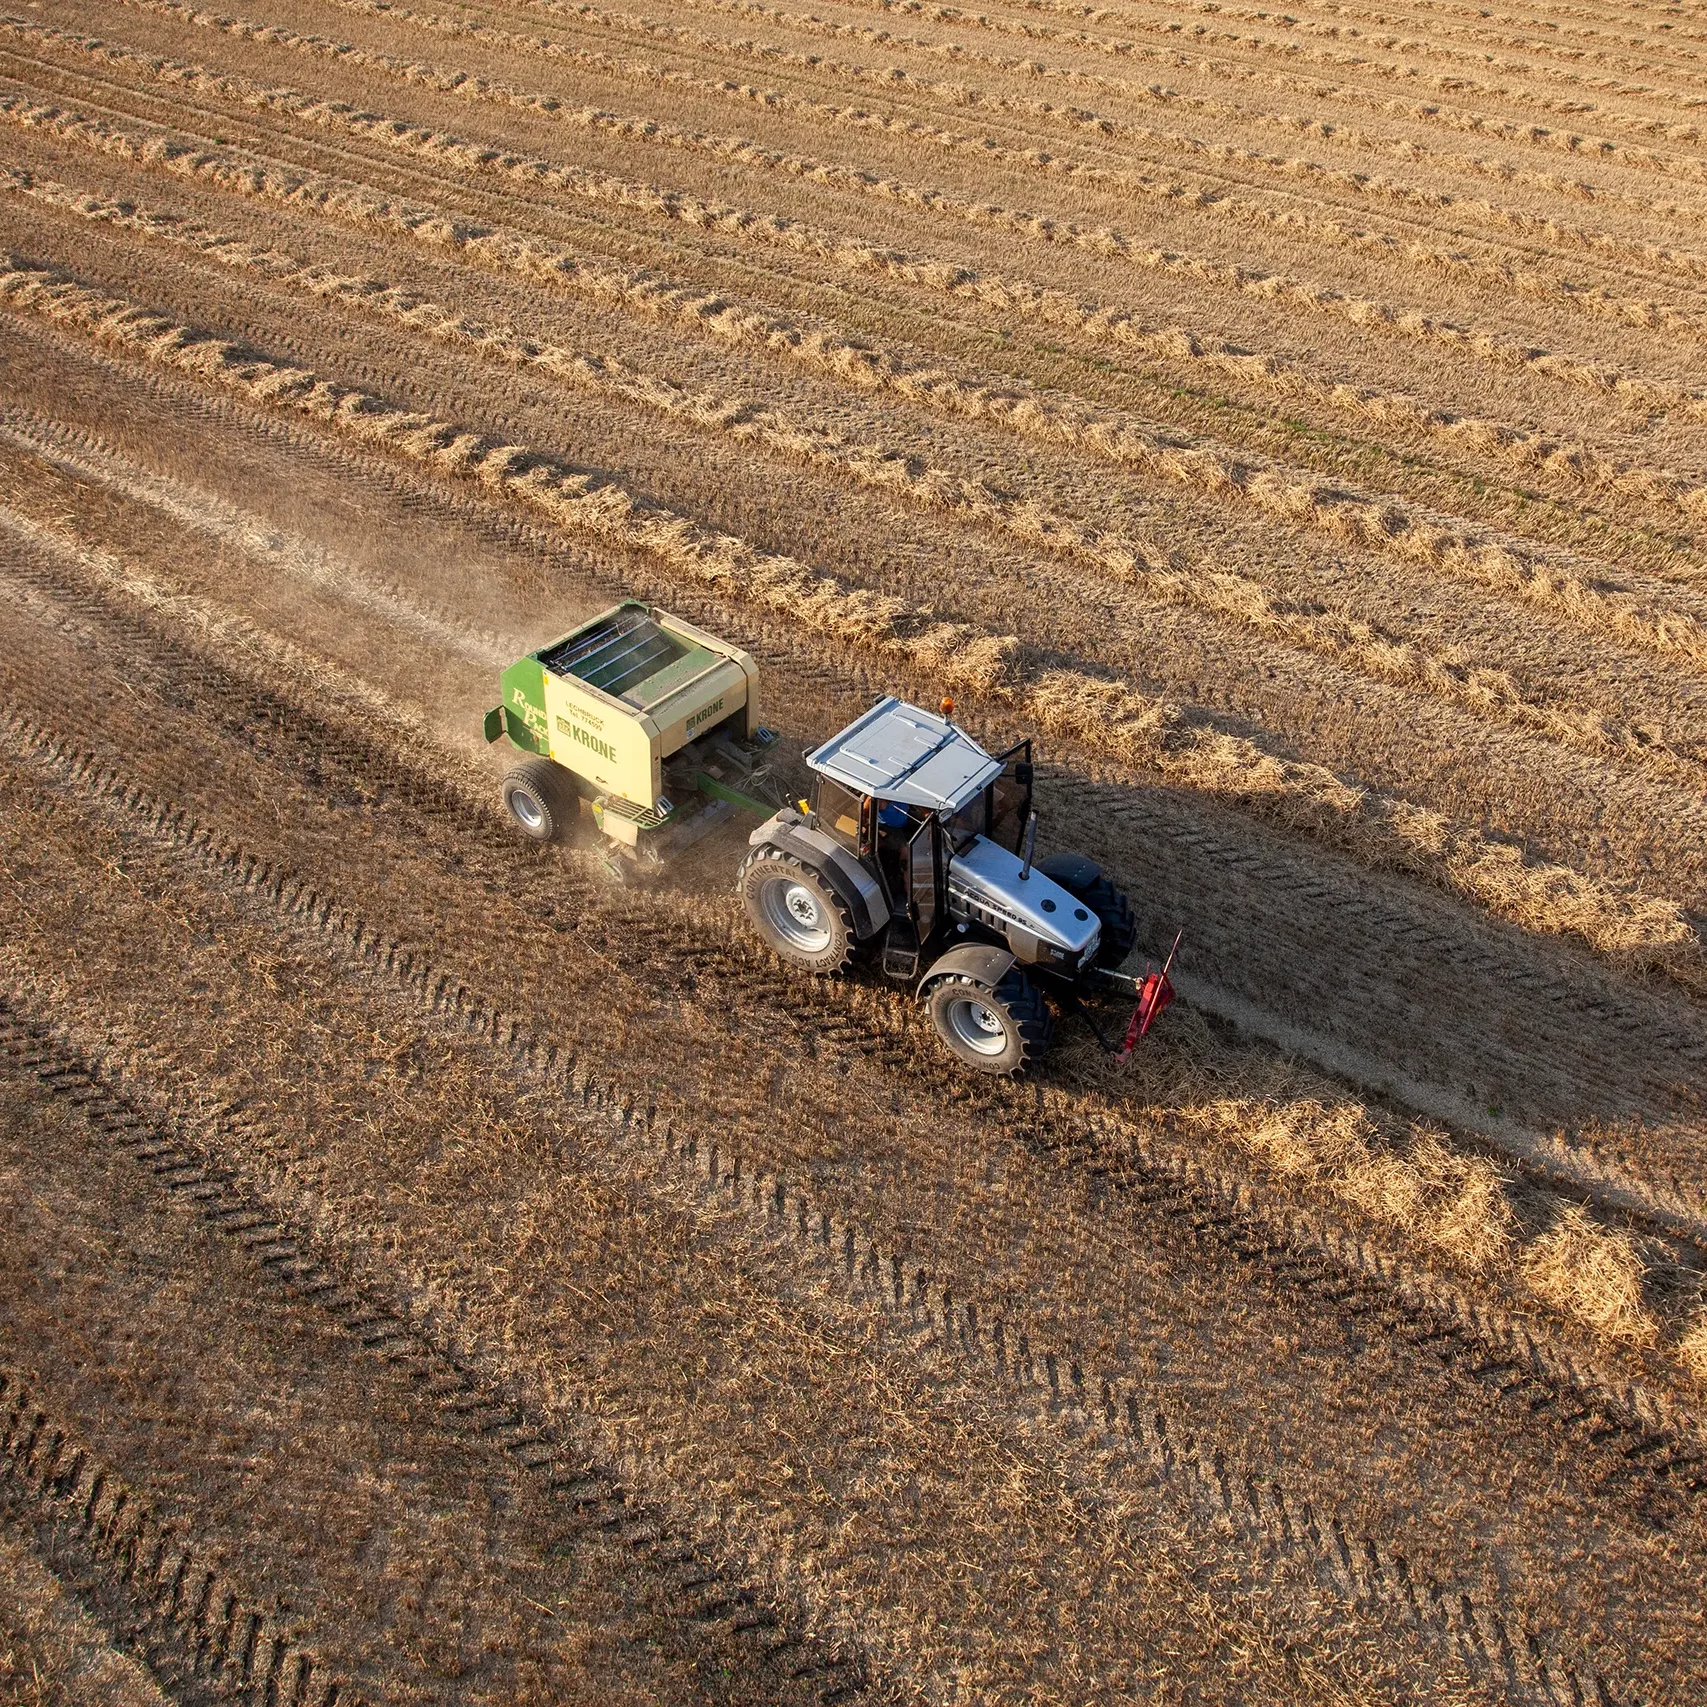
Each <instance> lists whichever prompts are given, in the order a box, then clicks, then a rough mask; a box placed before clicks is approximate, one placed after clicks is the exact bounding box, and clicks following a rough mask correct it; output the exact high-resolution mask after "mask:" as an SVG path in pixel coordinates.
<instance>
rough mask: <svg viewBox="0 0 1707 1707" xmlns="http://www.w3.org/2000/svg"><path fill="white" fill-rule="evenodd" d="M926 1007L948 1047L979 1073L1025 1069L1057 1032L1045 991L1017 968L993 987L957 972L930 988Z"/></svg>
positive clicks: (1047, 1045) (964, 1063)
mask: <svg viewBox="0 0 1707 1707" xmlns="http://www.w3.org/2000/svg"><path fill="white" fill-rule="evenodd" d="M925 1009H926V1011H927V1012H928V1013H929V1014H930V1016H931V1024H932V1025H933V1026H934V1027H935V1028H936V1034H937V1036H938V1037H939V1038H941V1039H942V1043H943V1047H944V1048H946V1049H947V1050H948V1052H949V1054H951V1055H952V1056H954V1058H955V1059H956V1060H957V1061H959V1062H961V1063H962V1065H964V1066H967V1067H971V1068H972V1069H973V1070H974V1071H976V1072H979V1073H998V1074H1003V1075H1006V1074H1010V1073H1018V1072H1022V1071H1023V1070H1024V1069H1025V1068H1026V1067H1029V1066H1031V1065H1032V1064H1033V1063H1034V1062H1036V1061H1037V1060H1039V1059H1040V1058H1041V1057H1042V1055H1043V1052H1044V1051H1045V1050H1046V1049H1047V1048H1048V1047H1049V1040H1050V1038H1051V1037H1052V1036H1053V1035H1054V1031H1055V1016H1054V1014H1053V1013H1051V1012H1050V1010H1049V1004H1048V1003H1047V1002H1045V1001H1044V999H1043V996H1042V993H1041V992H1040V991H1039V990H1038V988H1037V986H1036V985H1035V984H1033V983H1032V981H1031V980H1030V979H1029V978H1028V977H1026V975H1025V974H1024V973H1023V972H1021V971H1019V970H1018V969H1017V968H1015V969H1014V970H1012V971H1009V972H1008V973H1006V974H1005V975H1004V976H1003V978H1002V980H1001V982H1000V983H999V984H997V985H996V986H995V988H994V989H992V988H990V986H989V985H987V984H979V983H975V982H974V981H973V980H972V979H970V978H966V977H963V976H961V975H959V974H958V973H957V974H954V975H952V976H950V977H947V978H941V979H938V980H937V982H936V983H934V984H932V985H931V987H930V988H929V990H927V991H926V992H925Z"/></svg>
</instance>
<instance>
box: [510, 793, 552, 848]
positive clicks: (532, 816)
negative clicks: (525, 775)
mask: <svg viewBox="0 0 1707 1707" xmlns="http://www.w3.org/2000/svg"><path fill="white" fill-rule="evenodd" d="M508 803H509V808H510V811H511V813H512V814H513V815H514V817H515V820H516V822H517V823H518V824H520V825H521V827H522V828H523V829H524V830H526V831H527V833H528V834H529V835H530V836H537V835H538V834H539V832H540V831H541V830H543V829H544V828H545V808H544V807H543V806H542V805H540V803H539V802H538V801H537V800H535V799H534V797H533V796H532V795H531V794H529V793H527V791H526V790H525V789H520V788H512V789H511V790H510V792H509V795H508Z"/></svg>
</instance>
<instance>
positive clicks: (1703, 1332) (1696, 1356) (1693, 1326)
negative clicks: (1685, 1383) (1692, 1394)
mask: <svg viewBox="0 0 1707 1707" xmlns="http://www.w3.org/2000/svg"><path fill="white" fill-rule="evenodd" d="M1677 1355H1678V1358H1679V1361H1681V1363H1682V1364H1683V1366H1684V1368H1685V1369H1687V1370H1688V1371H1689V1373H1690V1374H1691V1375H1693V1376H1694V1377H1695V1379H1696V1380H1697V1381H1699V1382H1700V1383H1701V1384H1702V1385H1703V1386H1704V1387H1707V1310H1697V1311H1696V1312H1695V1315H1694V1316H1693V1318H1692V1319H1691V1320H1690V1323H1689V1326H1688V1327H1687V1328H1685V1329H1684V1332H1683V1337H1682V1338H1681V1339H1680V1340H1679V1341H1678V1342H1677Z"/></svg>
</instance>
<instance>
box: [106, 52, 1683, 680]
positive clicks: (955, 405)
mask: <svg viewBox="0 0 1707 1707" xmlns="http://www.w3.org/2000/svg"><path fill="white" fill-rule="evenodd" d="M89 51H90V52H92V53H96V54H98V55H103V56H105V55H119V56H120V57H122V58H123V59H124V60H125V61H127V62H135V63H139V64H148V65H152V66H153V67H154V68H155V69H156V70H157V71H160V72H161V74H162V75H163V76H164V77H165V79H166V80H167V81H169V82H175V83H189V84H192V85H193V86H195V87H197V88H199V89H204V90H207V91H209V92H217V93H221V94H225V95H227V96H230V97H233V98H236V99H238V100H243V101H247V102H249V103H250V104H257V105H263V106H267V107H271V108H275V109H278V108H282V109H284V110H286V111H288V112H289V113H290V114H291V115H292V116H293V117H297V118H302V119H306V120H307V121H308V122H311V123H315V124H319V125H324V126H328V127H336V128H339V129H343V130H346V131H348V132H350V133H352V134H355V135H359V136H362V137H365V138H368V139H370V140H373V141H377V142H379V143H381V144H383V145H384V146H386V147H388V148H393V149H398V150H402V151H406V152H409V153H413V154H417V155H422V156H425V157H428V158H431V159H435V160H449V161H451V162H454V163H455V164H457V165H459V166H461V167H463V168H464V169H470V170H473V171H475V172H477V173H482V174H487V175H496V176H499V177H500V178H504V179H508V180H511V181H515V182H521V183H527V184H530V185H534V186H539V185H550V186H552V187H561V188H564V189H566V190H568V191H569V192H570V193H571V194H574V195H577V196H579V197H585V198H589V199H593V200H598V201H604V202H607V203H612V204H614V205H618V206H624V207H638V208H641V209H644V210H646V211H649V212H653V213H656V214H660V215H662V216H663V217H665V218H668V219H671V220H674V221H680V222H683V223H686V224H688V225H691V226H693V227H695V228H701V229H705V228H710V229H716V230H718V231H720V232H727V233H732V234H735V235H738V236H740V237H742V238H745V239H754V238H756V239H757V240H759V241H762V242H766V243H770V244H776V245H780V246H781V247H783V248H785V249H789V250H792V251H795V252H799V253H807V254H811V255H815V256H821V257H823V258H826V259H834V260H838V261H840V262H842V263H843V264H850V265H852V266H854V267H857V268H861V269H869V268H870V267H872V266H879V267H882V266H885V265H895V266H897V267H900V268H904V269H907V270H908V274H909V278H910V279H917V280H919V281H920V282H924V283H926V284H929V283H931V282H932V280H931V273H932V270H933V268H935V267H940V266H941V263H923V264H919V263H912V262H910V261H908V260H906V259H905V258H900V257H894V256H893V255H891V254H889V252H887V251H880V250H874V249H871V248H869V247H867V246H863V245H849V244H847V243H846V240H845V239H842V238H840V237H838V236H837V235H836V234H834V233H830V232H824V231H821V230H819V229H817V228H815V227H811V226H806V225H802V224H800V223H799V222H796V221H792V220H785V219H782V218H780V217H778V216H774V215H769V216H767V215H761V214H757V213H754V212H752V211H751V210H746V209H741V208H733V207H723V206H716V205H712V204H707V203H704V202H701V201H699V200H698V199H697V198H694V197H689V196H684V195H670V194H666V193H664V192H660V191H658V190H656V189H654V188H652V187H651V186H648V185H641V184H634V183H628V182H625V181H623V180H617V179H610V178H606V177H603V176H601V175H598V174H594V173H590V172H587V171H584V170H583V169H581V168H574V167H562V166H555V165H553V164H551V163H550V162H547V161H541V160H528V159H523V158H519V157H516V156H513V155H507V154H497V153H495V152H494V151H493V150H491V149H487V148H482V147H479V146H477V145H475V144H471V143H467V142H463V141H461V140H459V139H457V138H455V137H449V136H445V135H443V134H442V133H437V132H430V131H424V130H421V129H419V128H418V127H414V126H408V125H404V124H402V123H401V122H400V121H397V120H392V119H386V118H382V117H380V116H379V115H374V114H368V113H363V112H359V111H356V110H354V109H350V108H348V107H345V106H343V105H342V104H340V103H326V102H319V101H316V100H314V99H313V98H312V97H310V96H306V95H301V94H298V93H296V92H295V91H279V90H263V89H260V88H259V86H257V85H253V84H250V83H248V81H247V80H246V79H234V78H230V77H225V76H222V75H218V74H213V73H207V72H203V71H200V70H198V69H197V68H194V67H178V68H177V69H172V68H171V67H170V66H169V65H167V66H163V62H159V61H152V60H149V59H148V58H147V57H146V56H140V55H134V54H130V53H128V52H125V51H124V50H118V49H108V48H105V47H104V45H102V44H91V45H90V46H89ZM850 250H851V253H850V252H849V251H850ZM954 271H955V270H954V269H947V270H946V272H945V273H944V275H943V277H942V278H941V279H940V280H938V281H936V287H937V288H938V289H944V290H954V289H955V288H956V286H955V285H954V283H953V277H954ZM976 291H977V287H976V285H975V286H974V287H973V290H972V292H971V293H969V294H972V293H976ZM1008 300H1009V298H1008V296H1007V294H1006V293H1003V301H1004V302H1007V301H1008ZM1085 312H1087V313H1090V312H1094V311H1089V310H1086V311H1085ZM1431 324H1432V323H1431ZM1434 330H1435V331H1436V333H1437V334H1438V335H1444V330H1445V329H1443V328H1440V327H1439V326H1438V325H1435V326H1434ZM1455 335H1456V337H1457V339H1458V340H1460V341H1462V342H1465V343H1469V342H1471V339H1470V336H1469V335H1468V334H1464V333H1461V332H1459V333H1456V334H1455ZM1525 354H1526V356H1531V357H1532V352H1527V351H1526V352H1525ZM1546 359H1547V358H1541V360H1542V361H1545V360H1546ZM855 362H856V364H857V366H858V367H861V368H864V369H865V370H866V372H867V374H868V375H876V374H878V373H879V371H880V364H878V363H874V362H872V361H871V360H870V357H869V355H868V354H866V353H863V352H862V353H861V354H860V355H859V356H858V357H856V359H855ZM849 365H850V366H853V365H855V364H849ZM881 382H882V383H888V379H887V376H883V377H882V380H881ZM895 389H897V390H898V391H901V392H902V394H903V395H908V396H909V397H910V398H911V400H913V401H925V400H927V399H928V406H929V407H932V408H937V409H943V410H945V411H947V412H953V413H958V414H962V415H969V416H971V417H972V418H975V419H982V420H987V421H994V422H1000V423H1001V424H1002V425H1003V426H1004V427H1006V428H1008V429H1009V430H1012V431H1016V432H1019V433H1021V434H1023V435H1024V436H1027V437H1032V438H1037V439H1042V440H1046V441H1049V442H1053V443H1059V444H1064V445H1067V446H1070V447H1074V448H1075V449H1076V450H1077V451H1078V453H1079V454H1081V455H1086V456H1089V457H1095V458H1098V459H1105V460H1108V461H1112V462H1116V463H1120V464H1123V465H1126V466H1131V467H1134V468H1149V469H1151V470H1153V471H1154V472H1157V473H1160V474H1163V475H1166V476H1167V477H1168V478H1170V479H1174V480H1177V481H1179V482H1181V483H1182V484H1185V485H1189V486H1191V487H1194V488H1195V489H1197V490H1199V491H1203V492H1207V493H1211V494H1213V495H1215V496H1216V497H1217V498H1223V499H1232V500H1234V501H1236V502H1241V503H1244V504H1248V505H1250V506H1252V507H1253V508H1255V509H1256V510H1258V511H1260V512H1263V513H1266V514H1269V515H1272V516H1276V517H1278V518H1280V519H1283V520H1285V521H1287V522H1288V523H1291V524H1293V525H1299V524H1302V525H1304V526H1308V527H1310V528H1312V529H1315V530H1317V531H1320V532H1321V533H1323V534H1325V535H1327V536H1329V537H1331V538H1336V539H1341V540H1346V541H1349V542H1351V543H1354V544H1357V545H1359V546H1363V547H1366V548H1369V549H1372V550H1374V551H1376V552H1378V553H1384V554H1389V555H1392V556H1394V557H1397V558H1399V559H1401V560H1403V561H1408V562H1411V563H1416V564H1421V565H1423V566H1424V567H1427V568H1429V569H1431V570H1435V571H1439V572H1442V573H1446V574H1449V575H1454V576H1459V577H1462V578H1464V579H1467V580H1469V581H1472V582H1476V583H1479V584H1481V585H1483V586H1487V587H1489V588H1491V589H1493V590H1494V591H1496V592H1500V593H1506V594H1515V595H1516V596H1517V597H1519V598H1520V599H1523V600H1526V601H1530V602H1534V603H1535V604H1536V605H1538V606H1539V607H1541V608H1544V609H1547V610H1549V611H1551V612H1555V613H1557V614H1559V615H1561V616H1565V617H1566V618H1568V619H1570V620H1574V621H1577V622H1579V623H1582V624H1583V625H1585V626H1586V627H1588V628H1590V629H1591V630H1598V631H1600V632H1603V633H1607V634H1610V635H1615V636H1617V637H1618V638H1619V639H1621V640H1623V641H1625V642H1626V643H1629V644H1633V645H1636V646H1639V647H1644V648H1647V649H1651V650H1653V651H1655V652H1657V653H1659V654H1661V655H1671V656H1674V657H1685V658H1707V638H1704V636H1703V631H1702V630H1701V627H1700V624H1699V623H1698V622H1697V621H1696V620H1695V619H1694V618H1693V617H1691V616H1689V615H1687V614H1685V613H1682V612H1677V611H1668V610H1665V609H1647V608H1644V607H1643V606H1642V605H1640V604H1634V603H1632V602H1631V601H1629V600H1628V599H1626V598H1624V597H1622V596H1619V595H1611V596H1609V595H1608V594H1606V593H1604V592H1601V591H1600V590H1599V589H1598V588H1596V587H1595V586H1593V585H1592V584H1591V581H1592V580H1595V579H1599V578H1600V572H1599V571H1598V570H1593V571H1591V572H1590V574H1589V575H1588V576H1585V575H1584V574H1582V573H1579V572H1578V571H1577V570H1576V569H1574V568H1572V567H1566V566H1561V565H1559V564H1558V563H1556V562H1555V561H1551V560H1548V559H1546V558H1538V557H1536V556H1535V555H1533V554H1532V553H1530V552H1529V551H1528V550H1526V549H1524V548H1514V547H1512V546H1510V545H1507V544H1505V543H1503V542H1501V541H1499V540H1497V539H1493V538H1488V537H1486V536H1482V535H1479V534H1477V533H1476V532H1475V531H1473V530H1470V529H1466V528H1464V527H1463V526H1461V525H1460V526H1453V525H1451V523H1450V522H1448V523H1442V522H1440V521H1438V520H1436V519H1434V518H1433V517H1431V516H1429V515H1427V514H1426V513H1417V512H1415V511H1411V510H1408V509H1407V508H1406V507H1405V506H1403V505H1401V504H1400V503H1398V502H1396V501H1394V500H1391V499H1382V498H1372V497H1366V496H1362V495H1359V494H1352V493H1347V492H1346V491H1344V490H1343V489H1342V488H1340V487H1338V486H1335V485H1330V484H1326V483H1324V482H1321V481H1316V480H1312V479H1310V478H1308V477H1301V476H1298V475H1296V474H1293V473H1291V472H1289V471H1287V470H1285V469H1283V468H1279V467H1275V466H1272V465H1268V464H1265V463H1262V462H1258V461H1255V460H1252V459H1245V458H1238V457H1234V456H1231V455H1229V454H1228V453H1226V452H1224V451H1220V450H1217V449H1214V448H1197V447H1193V446H1190V445H1189V444H1188V445H1183V446H1182V445H1180V444H1178V443H1177V442H1169V441H1167V440H1164V439H1162V438H1160V437H1158V436H1157V435H1156V434H1155V433H1154V432H1152V431H1150V430H1149V429H1148V428H1145V427H1144V426H1142V425H1141V424H1139V423H1136V422H1133V421H1131V420H1129V419H1127V418H1124V417H1118V416H1112V415H1108V414H1106V413H1102V412H1097V411H1091V410H1085V409H1082V408H1073V407H1067V406H1062V405H1057V404H1051V403H1045V402H1042V401H1041V400H1038V399H1036V398H1032V397H1021V398H1018V399H1016V398H1015V397H1013V396H1012V395H1005V396H1004V395H1002V394H998V393H995V392H992V390H991V389H990V388H989V387H987V386H978V385H973V384H970V383H968V382H964V381H958V380H950V379H944V378H943V377H942V376H941V375H940V374H938V373H936V372H935V371H934V370H933V371H932V372H930V373H928V374H923V375H919V376H918V377H917V380H916V381H915V382H914V383H911V384H896V385H895Z"/></svg>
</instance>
